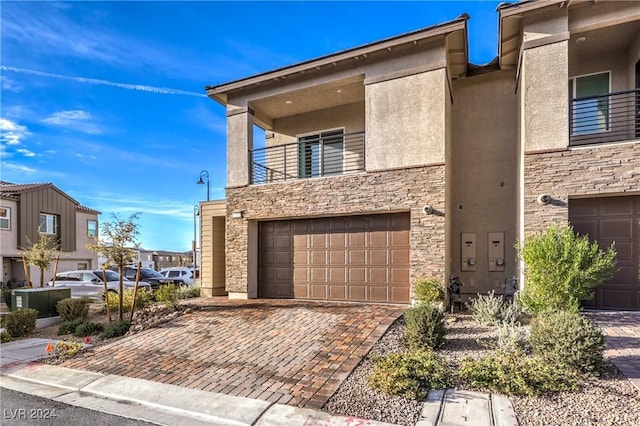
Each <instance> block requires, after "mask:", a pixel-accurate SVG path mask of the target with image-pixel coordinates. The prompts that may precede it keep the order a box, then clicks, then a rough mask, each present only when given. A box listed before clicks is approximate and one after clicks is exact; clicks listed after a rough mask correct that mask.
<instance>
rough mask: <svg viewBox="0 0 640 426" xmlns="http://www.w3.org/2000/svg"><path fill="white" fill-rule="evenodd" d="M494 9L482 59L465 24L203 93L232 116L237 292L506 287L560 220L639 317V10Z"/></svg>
mask: <svg viewBox="0 0 640 426" xmlns="http://www.w3.org/2000/svg"><path fill="white" fill-rule="evenodd" d="M498 15H499V17H498V18H499V35H498V39H499V50H498V57H497V58H496V60H494V61H492V62H491V63H489V64H486V65H482V66H477V65H473V64H470V63H469V62H468V48H467V43H468V35H467V19H468V16H466V15H462V16H460V17H459V18H457V19H455V20H453V21H450V22H446V23H443V24H440V25H436V26H433V27H430V28H426V29H422V30H418V31H414V32H411V33H407V34H403V35H400V36H397V37H393V38H389V39H386V40H382V41H379V42H375V43H371V44H367V45H364V46H360V47H356V48H353V49H349V50H346V51H342V52H338V53H335V54H331V55H328V56H324V57H321V58H317V59H313V60H309V61H306V62H302V63H299V64H295V65H291V66H288V67H284V68H281V69H277V70H274V71H271V72H266V73H263V74H259V75H255V76H251V77H247V78H244V79H241V80H237V81H232V82H229V83H225V84H220V85H216V86H209V87H207V88H206V90H207V94H208V95H209V97H211V98H212V99H214V100H216V101H217V102H219V103H220V104H222V105H223V106H224V107H226V110H227V134H228V141H227V151H228V154H227V155H228V174H227V188H226V212H225V217H226V235H225V239H226V268H225V269H226V271H225V274H226V282H225V286H226V290H227V291H228V293H229V297H232V298H254V297H282V298H310V299H328V300H353V301H372V302H394V303H407V302H409V301H410V297H411V286H410V284H411V282H412V281H413V280H414V279H416V278H419V277H432V276H433V277H437V278H440V279H442V280H443V281H444V280H446V278H447V277H448V276H449V275H450V274H454V275H459V276H460V278H461V279H462V281H463V282H464V287H463V292H464V293H466V297H469V296H471V295H474V294H475V293H477V292H487V291H490V290H495V291H496V293H504V292H506V291H507V288H506V283H507V282H508V281H509V280H510V279H511V278H512V277H514V276H515V277H520V278H521V275H522V271H521V267H520V265H519V262H518V260H517V256H516V251H515V249H514V244H515V243H516V241H518V240H521V239H523V238H524V237H525V236H527V235H530V234H531V233H532V232H534V231H539V230H542V229H545V228H546V227H547V226H548V225H549V224H550V223H551V222H568V223H571V224H573V225H574V227H575V228H576V229H577V230H578V231H580V232H582V233H588V234H589V235H590V236H591V237H592V238H594V239H596V240H598V241H599V242H600V243H601V244H602V245H603V246H608V245H609V244H610V243H611V242H612V241H615V242H616V248H617V250H618V265H619V267H620V272H619V273H618V274H617V275H616V277H615V278H614V279H612V280H610V281H609V282H607V283H606V284H605V285H604V286H603V287H601V288H599V289H598V291H597V298H596V301H595V302H594V306H597V307H601V308H622V309H636V310H637V309H640V283H639V279H640V278H639V277H640V271H639V264H640V256H639V255H638V253H640V144H639V143H638V142H639V136H640V130H639V129H640V124H639V123H640V121H639V120H640V112H639V111H640V102H639V101H638V98H640V92H639V91H638V87H640V62H639V61H640V2H609V1H600V2H582V1H579V2H578V1H576V2H571V1H539V2H538V1H537V2H521V3H516V4H504V5H501V6H500V7H499V8H498ZM488 36H491V35H488ZM254 126H258V127H260V128H262V129H264V130H265V132H266V140H265V143H264V146H262V145H260V146H256V145H254V142H253V141H254V139H253V130H254ZM205 205H206V204H205V203H203V204H202V205H201V207H203V206H205ZM212 217H213V216H212ZM201 220H205V218H202V219H201ZM206 220H209V219H208V217H207V218H206ZM202 235H203V237H202V238H203V242H202V247H203V259H204V258H207V257H209V256H211V255H212V253H211V252H207V250H212V249H211V248H210V247H211V246H210V245H207V243H206V242H205V241H204V240H206V239H208V238H210V235H206V236H205V233H204V228H203V234H202ZM204 274H205V271H203V275H204ZM203 285H204V282H203ZM520 285H522V281H521V284H520ZM525 285H526V284H525Z"/></svg>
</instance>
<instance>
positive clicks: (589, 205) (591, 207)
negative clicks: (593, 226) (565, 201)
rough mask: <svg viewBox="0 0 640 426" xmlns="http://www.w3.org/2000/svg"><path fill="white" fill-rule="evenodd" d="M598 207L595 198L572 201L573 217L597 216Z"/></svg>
mask: <svg viewBox="0 0 640 426" xmlns="http://www.w3.org/2000/svg"><path fill="white" fill-rule="evenodd" d="M598 205H599V203H598V200H597V199H595V198H582V199H575V200H571V215H572V217H576V218H579V217H582V216H594V215H597V214H598Z"/></svg>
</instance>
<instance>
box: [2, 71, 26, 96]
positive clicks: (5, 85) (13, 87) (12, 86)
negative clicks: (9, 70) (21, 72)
mask: <svg viewBox="0 0 640 426" xmlns="http://www.w3.org/2000/svg"><path fill="white" fill-rule="evenodd" d="M0 87H2V90H5V91H7V92H15V93H18V92H20V91H22V86H20V85H18V84H16V82H15V81H13V80H11V79H10V78H9V77H7V76H6V75H1V76H0Z"/></svg>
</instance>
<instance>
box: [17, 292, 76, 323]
mask: <svg viewBox="0 0 640 426" xmlns="http://www.w3.org/2000/svg"><path fill="white" fill-rule="evenodd" d="M69 297H71V289H70V288H62V287H61V288H55V287H44V288H21V289H15V290H13V291H12V292H11V310H12V311H15V310H17V309H35V310H36V311H38V318H48V317H56V316H58V307H57V305H58V302H59V301H60V300H62V299H67V298H69Z"/></svg>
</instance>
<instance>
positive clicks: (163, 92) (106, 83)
mask: <svg viewBox="0 0 640 426" xmlns="http://www.w3.org/2000/svg"><path fill="white" fill-rule="evenodd" d="M0 69H1V70H2V71H11V72H17V73H24V74H31V75H38V76H41V77H50V78H61V79H63V80H71V81H77V82H78V83H88V84H97V85H101V86H111V87H119V88H121V89H126V90H137V91H140V92H149V93H157V94H160V95H185V96H197V97H200V98H206V97H207V95H205V94H204V93H197V92H189V91H187V90H180V89H170V88H167V87H154V86H146V85H144V84H128V83H117V82H114V81H109V80H99V79H96V78H86V77H74V76H68V75H61V74H54V73H50V72H44V71H36V70H30V69H27V68H16V67H9V66H6V65H0Z"/></svg>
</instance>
